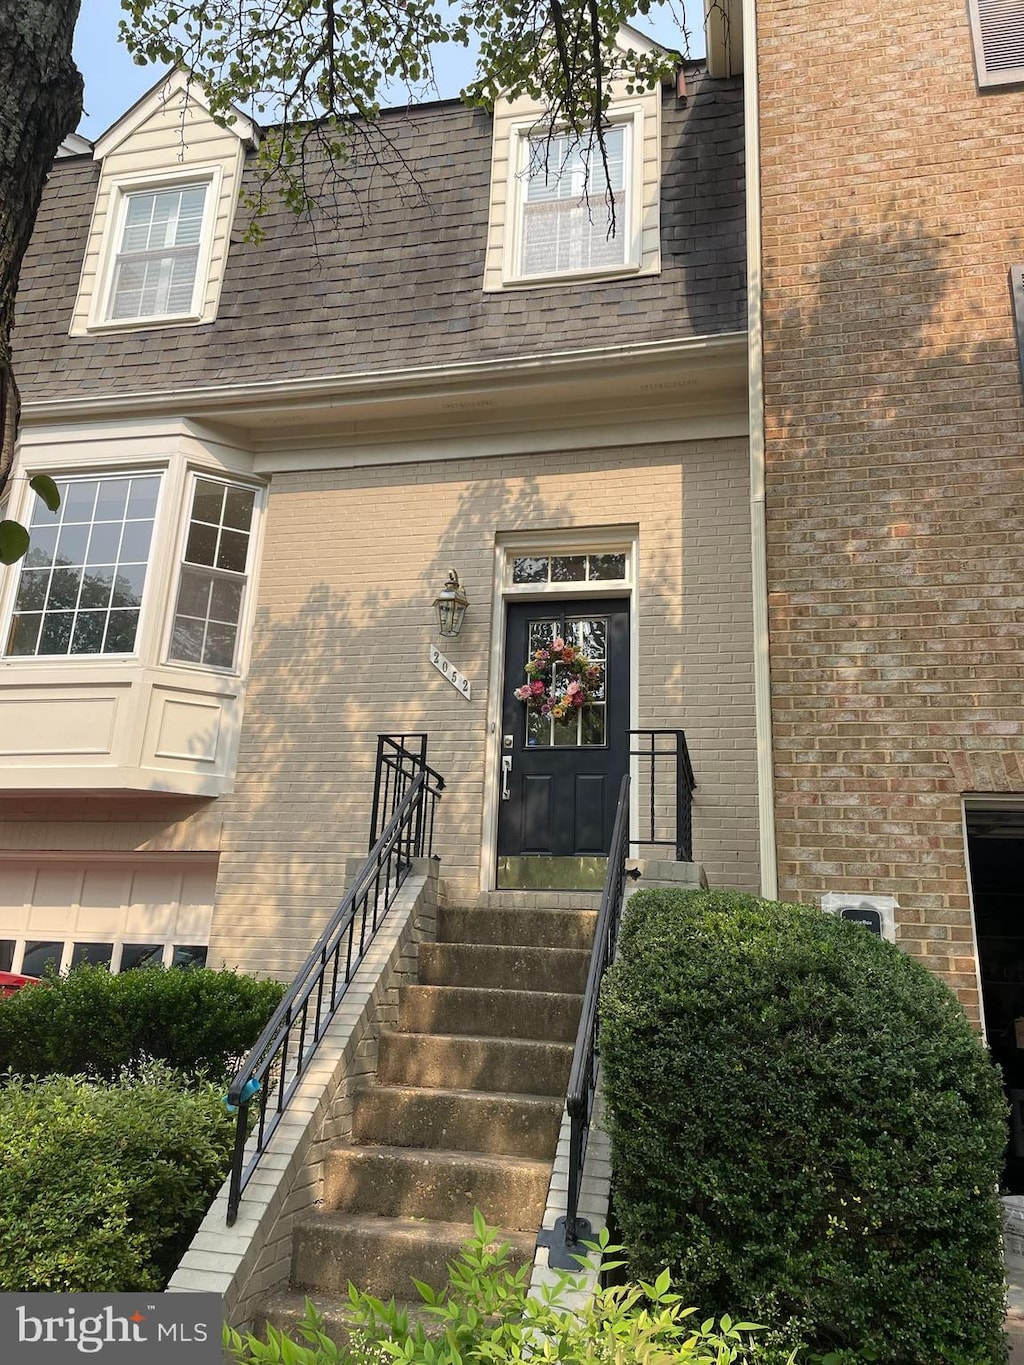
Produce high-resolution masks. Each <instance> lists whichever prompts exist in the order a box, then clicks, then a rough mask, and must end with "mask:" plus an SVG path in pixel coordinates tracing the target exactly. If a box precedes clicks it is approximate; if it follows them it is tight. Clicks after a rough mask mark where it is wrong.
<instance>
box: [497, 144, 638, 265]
mask: <svg viewBox="0 0 1024 1365" xmlns="http://www.w3.org/2000/svg"><path fill="white" fill-rule="evenodd" d="M631 131H632V130H631V125H629V124H625V123H616V124H613V125H612V126H611V127H609V128H607V129H606V130H605V134H604V154H603V155H602V151H601V147H600V146H599V144H598V142H597V139H596V138H592V139H591V140H589V141H580V140H578V139H574V138H572V137H570V136H569V135H568V134H564V133H562V134H555V135H552V136H550V137H548V136H533V135H529V136H524V137H523V138H522V140H521V157H522V165H521V170H520V176H519V181H520V192H519V247H518V261H517V270H516V272H515V273H516V274H517V275H518V276H519V277H521V278H522V277H531V276H547V275H562V274H569V273H576V272H582V273H586V272H604V271H609V270H614V269H616V268H617V267H618V268H621V267H623V266H626V265H629V264H631V263H632V257H633V245H632V233H633V224H632V221H631V220H632V217H633V208H632V203H631V199H632V194H631V186H630V160H631V156H630V151H631V147H630V144H631V141H632V138H631Z"/></svg>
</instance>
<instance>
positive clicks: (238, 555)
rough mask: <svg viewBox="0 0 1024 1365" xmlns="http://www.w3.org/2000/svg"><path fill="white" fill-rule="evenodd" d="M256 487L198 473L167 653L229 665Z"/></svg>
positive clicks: (232, 657) (234, 646)
mask: <svg viewBox="0 0 1024 1365" xmlns="http://www.w3.org/2000/svg"><path fill="white" fill-rule="evenodd" d="M255 505H256V492H255V490H254V489H252V488H246V487H244V486H242V485H240V484H232V483H224V482H222V481H221V480H220V479H208V478H203V477H199V476H197V477H196V479H195V484H194V487H193V491H192V506H191V512H190V516H189V523H188V530H187V532H186V537H185V550H184V555H183V563H182V566H181V575H180V578H179V580H178V597H177V602H176V604H175V609H174V621H173V624H172V626H171V644H170V649H169V651H168V658H170V659H171V660H173V661H174V662H176V663H191V664H204V665H207V666H208V667H211V668H225V669H230V668H233V667H234V666H235V660H236V657H237V652H238V628H239V624H240V622H241V618H242V607H243V603H244V598H245V588H246V583H247V579H248V572H249V552H250V546H251V543H252V523H253V511H254V509H255Z"/></svg>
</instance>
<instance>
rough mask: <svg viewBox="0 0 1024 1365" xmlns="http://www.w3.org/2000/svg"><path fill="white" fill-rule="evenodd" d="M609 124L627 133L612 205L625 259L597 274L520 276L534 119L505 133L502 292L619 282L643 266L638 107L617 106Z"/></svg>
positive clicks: (572, 272)
mask: <svg viewBox="0 0 1024 1365" xmlns="http://www.w3.org/2000/svg"><path fill="white" fill-rule="evenodd" d="M609 119H610V121H611V123H612V124H617V125H621V126H624V127H626V128H627V129H628V130H629V131H628V134H627V136H626V137H625V138H624V139H623V179H624V181H625V185H626V188H625V191H624V193H623V194H622V196H621V203H617V204H616V214H617V215H618V214H619V213H621V214H622V217H623V218H624V220H625V221H624V229H623V230H624V234H625V239H626V251H625V259H624V260H623V261H621V262H617V263H616V264H614V265H607V266H601V267H599V268H593V267H589V266H588V267H586V268H584V269H577V270H555V271H544V272H540V273H537V274H529V275H526V274H524V273H523V272H522V270H521V269H520V262H521V259H522V237H523V209H524V205H525V202H526V201H525V190H526V183H527V170H528V167H529V145H530V138H531V137H534V138H536V137H537V136H538V131H539V129H538V123H537V120H536V119H524V120H518V121H517V122H515V123H513V124H512V127H511V129H510V132H509V148H508V166H509V184H508V186H507V201H506V202H507V210H506V219H505V240H504V256H503V265H502V279H503V283H504V284H505V286H506V287H508V288H515V287H516V286H517V285H519V286H522V287H529V286H532V285H540V284H555V283H558V282H560V281H564V280H572V281H576V280H602V279H619V278H622V277H623V276H628V275H636V274H638V273H639V271H640V269H641V266H642V245H643V244H642V240H641V224H642V221H643V145H644V126H643V121H644V109H643V105H642V104H627V105H616V106H615V108H614V109H612V110H611V111H610V114H609ZM558 132H559V130H558V129H557V128H556V129H555V133H556V135H557V134H558ZM617 226H618V225H617Z"/></svg>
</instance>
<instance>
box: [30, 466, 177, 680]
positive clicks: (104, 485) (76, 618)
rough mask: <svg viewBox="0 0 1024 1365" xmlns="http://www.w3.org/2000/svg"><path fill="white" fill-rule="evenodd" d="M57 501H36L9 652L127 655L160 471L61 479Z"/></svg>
mask: <svg viewBox="0 0 1024 1365" xmlns="http://www.w3.org/2000/svg"><path fill="white" fill-rule="evenodd" d="M57 487H58V489H59V491H60V507H59V508H58V510H57V511H56V512H49V511H47V509H46V507H45V506H44V505H43V503H42V502H41V501H38V500H36V501H35V502H34V505H33V509H32V520H31V524H30V528H29V532H30V535H31V546H30V548H29V551H28V553H27V554H26V556H25V558H24V560H23V561H22V565H21V570H20V574H19V578H18V589H17V594H16V597H15V603H14V612H13V615H12V618H11V626H10V631H9V633H8V637H7V649H6V653H7V655H8V656H9V657H12V656H37V657H38V656H52V655H69V654H132V653H133V652H134V651H135V642H136V636H137V634H138V626H139V613H140V611H141V608H142V594H143V589H144V588H145V583H146V570H147V565H148V561H149V550H150V543H151V541H152V538H153V526H154V523H155V521H156V510H157V498H158V495H159V492H160V475H159V474H156V473H138V474H135V473H133V474H123V475H107V476H104V477H102V478H67V479H58V480H57Z"/></svg>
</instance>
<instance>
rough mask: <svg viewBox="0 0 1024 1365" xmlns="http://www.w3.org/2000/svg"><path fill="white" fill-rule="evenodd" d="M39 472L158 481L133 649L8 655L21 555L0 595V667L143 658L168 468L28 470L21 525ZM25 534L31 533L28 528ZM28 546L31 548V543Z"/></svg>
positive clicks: (65, 477) (20, 503)
mask: <svg viewBox="0 0 1024 1365" xmlns="http://www.w3.org/2000/svg"><path fill="white" fill-rule="evenodd" d="M39 473H49V474H51V477H54V478H56V479H57V481H58V482H59V481H60V480H67V481H69V482H72V481H73V482H81V481H82V480H89V479H118V478H121V479H124V478H143V477H145V476H147V475H155V476H156V477H157V478H158V479H159V480H160V488H159V491H158V493H157V498H156V511H155V512H154V514H153V535H152V538H151V540H150V544H149V559H148V560H147V561H146V580H145V584H144V586H143V589H142V604H141V606H140V607H139V622H138V625H137V626H136V629H135V648H134V649H133V650H131V651H130V652H129V653H124V654H8V653H7V642H8V640H9V639H10V634H11V625H12V623H13V619H14V610H15V605H16V603H17V600H18V588H19V586H20V584H21V571H22V568H23V567H24V562H25V561H24V558H22V559H19V560H18V562H17V563H16V564H11V565H8V566H7V569H8V572H7V574H6V575H5V576H6V578H7V580H8V581H7V583H6V585H5V588H4V592H3V594H2V605H0V628H2V634H0V645H2V646H3V648H2V649H0V667H3V668H15V669H21V668H54V667H57V668H64V667H67V666H68V665H69V664H71V665H78V666H79V667H81V666H83V665H88V664H110V663H115V664H116V663H132V662H137V661H139V660H141V659H143V658H144V657H145V654H146V650H145V646H144V644H143V643H142V642H143V641H144V640H145V638H146V635H145V633H146V630H147V626H148V623H149V621H150V620H151V619H152V615H153V612H154V611H156V610H157V608H156V607H154V606H153V605H152V604H153V599H154V597H155V596H156V591H154V589H153V587H152V584H153V580H154V579H155V578H156V576H157V574H156V570H154V565H157V566H158V565H159V562H160V560H159V556H160V539H161V536H160V528H161V526H162V525H163V521H164V508H165V505H166V500H167V480H168V470H167V466H166V464H160V463H152V462H147V463H145V464H138V465H134V464H132V465H111V466H108V465H103V466H97V467H95V468H92V467H88V466H85V467H83V466H82V465H80V464H73V465H72V464H69V466H68V467H67V468H61V469H58V470H57V472H56V474H55V475H54V474H53V473H52V471H51V470H49V469H46V470H43V469H28V470H26V471H25V472H24V474H23V476H21V477H23V479H24V492H23V495H22V497H21V498H20V499H19V500H18V515H17V519H18V520H20V521H21V523H22V525H24V526H28V525H29V522H30V520H31V516H32V510H33V505H34V503H35V499H36V494H35V493H34V492H32V490H31V488H30V487H29V481H30V480H31V479H32V478H34V477H35V475H36V474H39ZM29 534H30V535H31V528H30V530H29ZM29 548H30V549H31V546H30V547H29ZM151 571H152V572H151Z"/></svg>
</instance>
